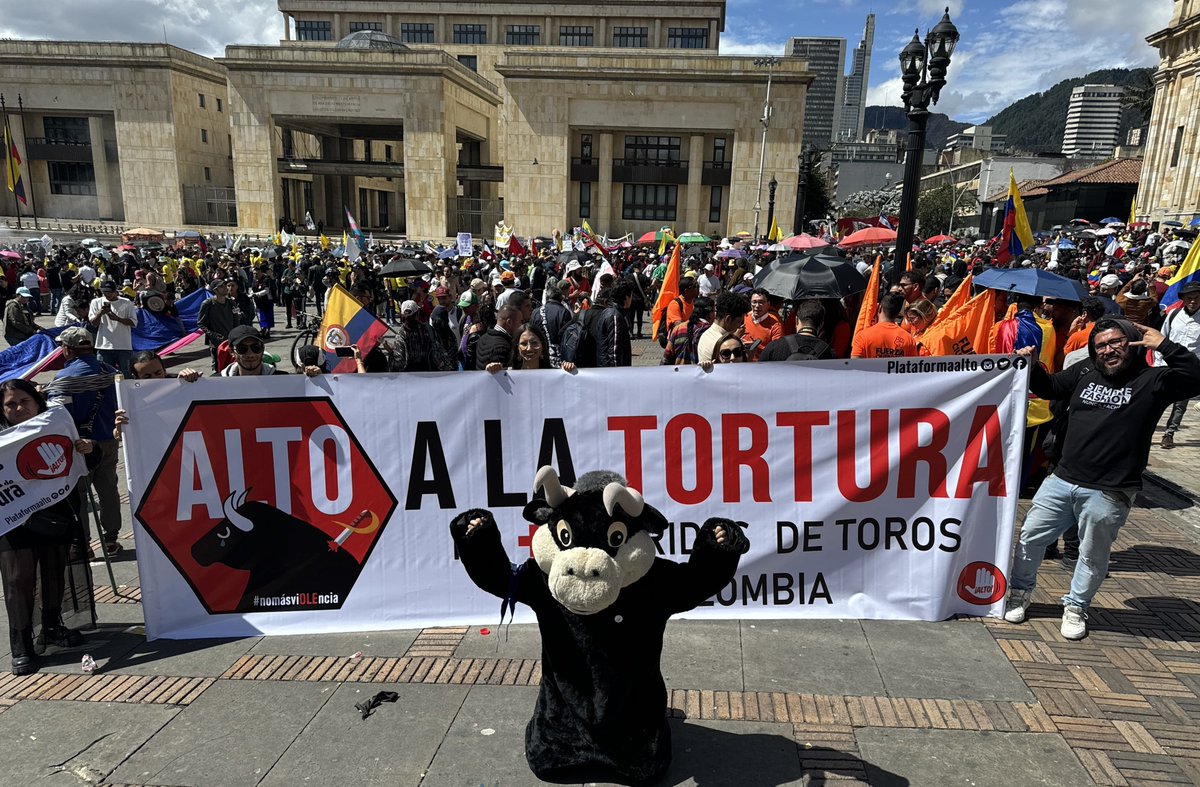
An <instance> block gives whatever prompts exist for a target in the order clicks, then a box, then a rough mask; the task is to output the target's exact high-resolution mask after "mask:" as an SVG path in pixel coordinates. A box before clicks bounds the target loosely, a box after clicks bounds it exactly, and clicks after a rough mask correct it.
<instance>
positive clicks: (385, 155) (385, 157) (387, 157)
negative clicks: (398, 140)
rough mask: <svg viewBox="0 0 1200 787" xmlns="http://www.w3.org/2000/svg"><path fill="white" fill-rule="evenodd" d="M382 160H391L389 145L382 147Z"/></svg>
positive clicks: (390, 147)
mask: <svg viewBox="0 0 1200 787" xmlns="http://www.w3.org/2000/svg"><path fill="white" fill-rule="evenodd" d="M383 160H384V161H391V160H392V146H391V145H384V146H383Z"/></svg>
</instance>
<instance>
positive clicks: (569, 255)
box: [558, 249, 592, 265]
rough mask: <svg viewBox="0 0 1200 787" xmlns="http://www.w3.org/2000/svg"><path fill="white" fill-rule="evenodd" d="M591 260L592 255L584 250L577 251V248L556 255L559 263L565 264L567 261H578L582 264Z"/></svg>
mask: <svg viewBox="0 0 1200 787" xmlns="http://www.w3.org/2000/svg"><path fill="white" fill-rule="evenodd" d="M591 261H592V256H591V255H590V254H588V253H587V252H586V251H579V250H578V249H573V250H571V251H564V252H563V253H562V254H560V255H558V264H559V265H566V264H567V263H568V262H578V263H580V264H581V265H583V264H586V263H590V262H591Z"/></svg>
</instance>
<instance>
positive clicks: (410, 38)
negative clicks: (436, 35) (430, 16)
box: [400, 22, 433, 44]
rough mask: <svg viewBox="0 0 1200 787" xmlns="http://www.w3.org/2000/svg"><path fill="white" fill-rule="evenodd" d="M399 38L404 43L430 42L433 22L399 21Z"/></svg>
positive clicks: (431, 40)
mask: <svg viewBox="0 0 1200 787" xmlns="http://www.w3.org/2000/svg"><path fill="white" fill-rule="evenodd" d="M400 40H401V41H403V42H404V43H406V44H432V43H433V24H432V23H427V22H401V23H400Z"/></svg>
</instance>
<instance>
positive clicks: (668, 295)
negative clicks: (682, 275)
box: [650, 241, 680, 341]
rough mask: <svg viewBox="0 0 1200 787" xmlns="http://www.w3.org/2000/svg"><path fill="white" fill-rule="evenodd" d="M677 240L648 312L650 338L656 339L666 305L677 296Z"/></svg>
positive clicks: (678, 266)
mask: <svg viewBox="0 0 1200 787" xmlns="http://www.w3.org/2000/svg"><path fill="white" fill-rule="evenodd" d="M679 248H680V244H679V241H675V251H673V252H671V261H670V262H668V263H667V274H666V276H664V277H663V282H662V286H661V287H659V289H658V300H656V301H655V302H654V309H653V311H651V312H650V319H651V320H652V321H653V325H654V328H653V331H654V332H653V333H652V334H651V338H652V339H654V340H655V341H657V340H658V326H659V323H661V322H662V318H663V315H664V314H666V313H667V307H668V306H670V305H671V301H673V300H675V299H676V298H678V297H679V268H680V261H679Z"/></svg>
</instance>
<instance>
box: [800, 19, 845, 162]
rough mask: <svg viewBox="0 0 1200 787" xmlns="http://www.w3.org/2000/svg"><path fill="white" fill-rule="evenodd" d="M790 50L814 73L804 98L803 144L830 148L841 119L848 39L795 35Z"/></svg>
mask: <svg viewBox="0 0 1200 787" xmlns="http://www.w3.org/2000/svg"><path fill="white" fill-rule="evenodd" d="M787 51H788V53H789V54H791V55H792V56H793V57H800V58H804V59H805V60H807V61H808V70H809V71H810V72H811V73H812V74H813V77H814V78H813V82H812V84H811V85H809V86H808V97H807V98H806V99H805V100H804V144H805V145H806V146H809V147H818V148H828V147H829V143H830V142H831V141H832V140H833V139H834V138H835V136H836V131H837V128H838V125H839V123H840V122H841V111H842V80H843V79H844V78H845V77H844V76H843V75H844V74H845V72H846V39H844V38H793V39H792V40H791V41H790V42H788V48H787Z"/></svg>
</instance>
